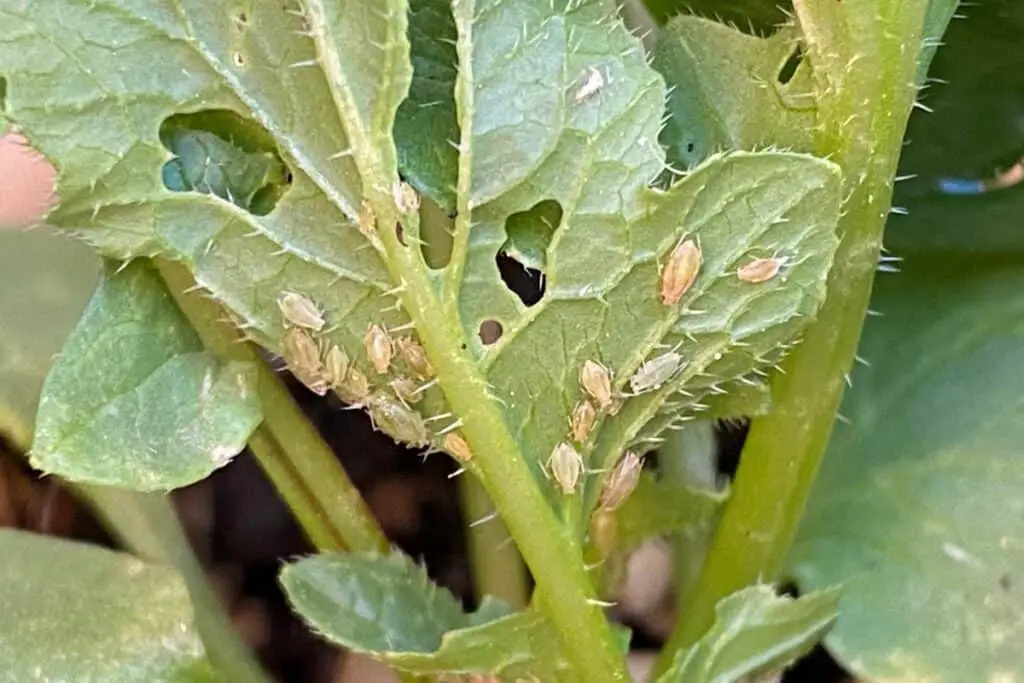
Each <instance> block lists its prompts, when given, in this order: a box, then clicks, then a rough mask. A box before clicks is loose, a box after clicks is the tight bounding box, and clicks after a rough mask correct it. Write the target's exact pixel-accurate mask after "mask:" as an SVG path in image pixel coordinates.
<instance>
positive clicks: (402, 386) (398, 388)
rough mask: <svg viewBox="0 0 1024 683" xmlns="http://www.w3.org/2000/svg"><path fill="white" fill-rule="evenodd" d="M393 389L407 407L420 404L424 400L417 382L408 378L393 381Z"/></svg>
mask: <svg viewBox="0 0 1024 683" xmlns="http://www.w3.org/2000/svg"><path fill="white" fill-rule="evenodd" d="M391 388H392V389H394V390H395V396H397V397H398V400H399V401H401V402H402V403H405V404H406V405H409V404H410V403H419V402H420V401H421V400H422V399H423V393H422V392H420V391H419V390H418V388H417V387H416V382H413V381H412V380H411V379H409V378H408V377H399V378H398V379H395V380H392V382H391Z"/></svg>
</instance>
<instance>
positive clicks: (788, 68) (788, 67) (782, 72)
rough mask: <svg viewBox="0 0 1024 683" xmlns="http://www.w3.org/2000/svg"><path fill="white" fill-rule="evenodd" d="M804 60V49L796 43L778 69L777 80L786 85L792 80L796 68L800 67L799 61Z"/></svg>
mask: <svg viewBox="0 0 1024 683" xmlns="http://www.w3.org/2000/svg"><path fill="white" fill-rule="evenodd" d="M803 61H804V50H803V48H802V47H801V46H799V45H797V46H796V47H795V48H794V49H793V52H791V53H790V55H789V57H787V58H786V61H785V62H783V64H782V68H781V69H779V75H778V80H779V83H781V84H782V85H786V84H787V83H789V82H790V81H792V80H793V76H795V75H796V70H797V69H799V68H800V63H801V62H803Z"/></svg>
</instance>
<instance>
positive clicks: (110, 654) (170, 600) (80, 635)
mask: <svg viewBox="0 0 1024 683" xmlns="http://www.w3.org/2000/svg"><path fill="white" fill-rule="evenodd" d="M0 557H3V558H4V561H3V562H0V604H3V606H4V611H3V618H2V619H0V663H2V667H3V672H4V678H5V680H9V681H75V682H76V683H79V682H81V683H92V682H95V683H100V681H102V682H103V683H214V681H218V680H220V678H219V677H218V676H217V675H216V674H215V672H214V670H213V668H212V667H211V665H210V663H209V662H208V661H207V660H206V657H205V655H204V653H203V645H202V642H201V641H200V640H199V636H198V635H197V634H196V632H195V628H194V627H193V624H192V608H191V606H190V605H189V600H188V591H186V589H185V585H184V583H183V582H182V581H181V579H180V578H179V577H178V575H177V574H176V573H175V572H174V571H173V570H171V569H167V568H165V567H161V566H158V565H147V564H145V563H143V562H142V561H141V560H139V559H136V558H134V557H132V556H130V555H125V554H121V553H114V552H111V551H109V550H104V549H102V548H98V547H95V546H89V545H84V544H81V543H72V542H70V541H63V540H57V539H54V538H45V537H42V536H36V535H33V534H27V533H23V532H19V531H11V530H0Z"/></svg>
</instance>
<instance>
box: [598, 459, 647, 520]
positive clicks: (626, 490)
mask: <svg viewBox="0 0 1024 683" xmlns="http://www.w3.org/2000/svg"><path fill="white" fill-rule="evenodd" d="M643 468H644V461H643V458H641V457H640V456H639V455H637V454H636V453H634V452H633V451H626V453H625V455H623V456H622V459H621V460H619V462H618V464H617V465H615V469H613V470H612V471H611V474H609V475H608V478H607V479H606V480H605V482H604V488H602V489H601V498H600V500H599V502H598V506H599V507H601V509H603V510H607V511H609V512H611V511H612V510H615V509H616V508H618V507H619V506H620V505H622V504H623V503H624V502H625V501H626V499H627V498H629V496H630V495H631V494H632V493H633V491H635V490H636V485H637V484H639V483H640V472H641V471H642V470H643Z"/></svg>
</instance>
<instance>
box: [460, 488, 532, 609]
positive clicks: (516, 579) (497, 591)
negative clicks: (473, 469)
mask: <svg viewBox="0 0 1024 683" xmlns="http://www.w3.org/2000/svg"><path fill="white" fill-rule="evenodd" d="M459 495H460V497H461V499H462V513H463V517H464V518H465V521H466V546H467V548H468V554H469V566H470V568H471V569H472V572H473V583H474V585H475V588H476V598H477V602H479V601H480V600H482V599H483V598H484V596H485V595H492V596H494V597H496V598H501V599H502V600H504V601H505V602H507V603H508V604H509V605H511V606H512V607H513V608H514V609H517V610H518V609H523V608H524V607H526V604H527V601H528V599H529V596H530V588H529V582H528V579H527V576H526V567H524V566H523V560H522V557H520V555H519V551H518V550H517V549H516V546H515V544H514V543H510V542H509V541H510V540H511V539H510V538H509V536H508V529H507V528H505V524H504V523H503V522H502V521H501V520H494V521H487V522H484V523H481V524H474V522H476V521H479V520H485V519H487V518H488V517H489V516H490V515H493V514H494V505H493V504H492V503H491V499H490V497H489V496H488V495H487V491H486V490H485V489H484V487H483V485H482V484H481V483H480V481H479V480H478V479H477V478H476V477H474V476H472V475H468V474H467V475H465V476H462V477H459Z"/></svg>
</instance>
